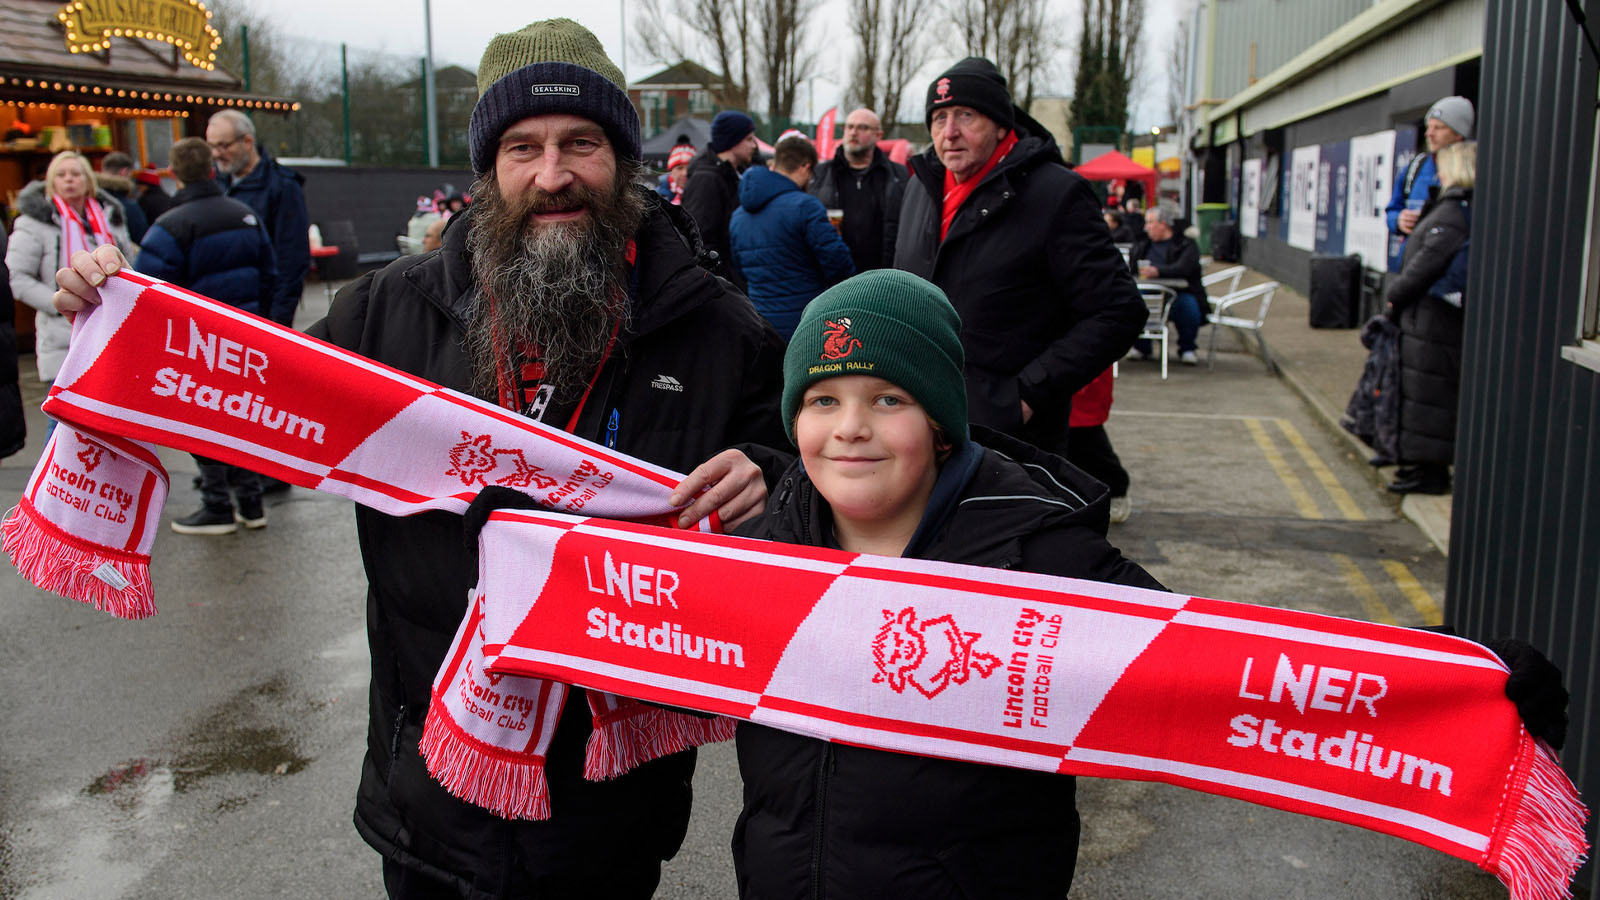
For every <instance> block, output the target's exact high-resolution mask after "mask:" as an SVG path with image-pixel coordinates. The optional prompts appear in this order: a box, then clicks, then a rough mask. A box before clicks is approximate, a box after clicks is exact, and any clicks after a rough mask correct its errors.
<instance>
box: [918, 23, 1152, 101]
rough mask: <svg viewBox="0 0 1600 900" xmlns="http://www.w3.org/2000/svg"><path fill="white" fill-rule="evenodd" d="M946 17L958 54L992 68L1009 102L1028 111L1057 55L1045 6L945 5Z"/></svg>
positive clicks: (1051, 26)
mask: <svg viewBox="0 0 1600 900" xmlns="http://www.w3.org/2000/svg"><path fill="white" fill-rule="evenodd" d="M1084 2H1086V3H1092V2H1095V0H1084ZM1134 2H1137V0H1134ZM947 11H948V12H949V14H950V17H951V19H952V20H954V23H955V26H956V37H957V39H958V41H959V43H960V46H961V49H963V50H964V51H965V52H966V53H968V54H969V55H972V56H982V57H985V58H987V59H988V60H989V61H991V62H993V63H994V64H995V67H996V68H998V69H999V70H1000V74H1002V75H1004V76H1005V77H1006V84H1007V85H1008V86H1009V87H1010V88H1011V98H1012V100H1014V101H1015V102H1016V104H1017V105H1018V106H1021V107H1022V108H1023V109H1027V108H1028V107H1029V106H1030V105H1032V103H1033V97H1034V94H1035V93H1036V92H1037V91H1038V90H1040V89H1041V88H1042V87H1043V82H1044V80H1045V73H1046V68H1047V66H1048V64H1049V60H1050V57H1051V56H1052V55H1053V54H1054V53H1055V52H1056V51H1057V50H1059V49H1060V46H1059V43H1058V41H1057V39H1056V38H1054V37H1053V36H1052V35H1054V34H1057V33H1058V32H1059V31H1060V29H1058V28H1056V27H1054V23H1052V22H1051V21H1050V16H1049V8H1048V2H1047V0H948V4H947Z"/></svg>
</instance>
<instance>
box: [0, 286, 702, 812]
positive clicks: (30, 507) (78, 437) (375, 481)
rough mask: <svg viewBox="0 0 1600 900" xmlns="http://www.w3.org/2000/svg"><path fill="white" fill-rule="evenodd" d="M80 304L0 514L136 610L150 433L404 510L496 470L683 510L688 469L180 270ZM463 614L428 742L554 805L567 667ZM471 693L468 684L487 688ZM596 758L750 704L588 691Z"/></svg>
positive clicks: (151, 461) (13, 531)
mask: <svg viewBox="0 0 1600 900" xmlns="http://www.w3.org/2000/svg"><path fill="white" fill-rule="evenodd" d="M100 295H101V297H102V299H103V301H104V302H103V303H102V304H101V305H99V306H97V307H94V308H93V309H92V310H91V311H89V312H87V313H84V314H81V315H79V316H78V317H77V319H76V321H75V322H74V323H73V333H72V344H71V349H70V350H69V351H68V353H67V358H66V361H65V362H64V364H63V365H62V368H61V372H60V374H59V375H58V376H57V378H56V381H55V384H54V385H53V386H52V388H51V390H50V397H49V399H48V400H47V401H46V402H45V406H44V409H45V412H47V413H49V414H50V415H51V416H53V417H55V418H56V419H58V420H59V421H60V422H61V425H60V427H58V428H56V429H55V433H54V435H53V436H52V438H51V440H50V442H49V443H48V444H46V446H45V449H44V452H43V454H42V456H41V457H40V460H39V464H38V466H37V467H36V468H35V469H34V472H33V475H32V477H31V478H30V479H29V481H28V486H27V488H26V489H25V491H24V493H23V496H22V498H21V500H20V501H19V502H18V504H17V506H16V508H15V509H14V510H13V511H12V512H11V513H10V514H8V516H7V518H6V520H5V522H4V524H3V525H0V531H3V547H4V550H5V552H6V553H7V554H9V555H10V557H11V559H12V561H13V562H14V563H15V564H16V566H17V569H18V570H19V571H20V572H21V573H22V574H23V575H24V576H25V577H27V578H28V580H29V581H31V582H33V583H34V584H35V585H38V586H39V587H41V588H44V589H46V590H50V591H55V592H57V593H60V594H63V595H64V596H67V597H71V598H74V599H77V600H82V601H84V602H86V603H91V604H93V605H94V606H95V607H96V608H97V609H102V610H105V611H107V612H110V613H111V614H113V615H116V616H119V617H122V618H132V619H137V618H143V617H145V616H149V615H153V614H154V613H155V604H154V601H153V593H152V589H151V584H150V550H151V546H152V544H153V543H154V540H155V536H156V534H157V533H158V532H159V531H160V527H159V525H160V518H161V508H162V505H163V504H164V502H165V500H166V496H167V487H168V479H167V474H166V472H165V471H163V469H162V467H161V464H160V461H159V460H158V459H157V457H156V455H155V452H154V450H153V449H152V447H151V445H152V444H159V445H162V446H166V447H172V448H175V449H178V450H184V451H188V452H191V453H195V454H198V455H201V456H205V457H208V458H211V459H216V460H220V461H223V462H227V463H231V464H233V465H238V466H244V467H246V468H249V469H252V470H254V471H258V472H262V473H264V474H267V475H271V476H274V477H277V478H281V479H283V480H284V481H287V482H289V483H291V484H296V485H300V486H303V487H308V488H315V489H316V490H321V491H327V492H329V493H332V494H336V495H338V496H341V497H346V498H349V499H351V500H354V501H356V502H357V503H361V504H363V505H365V506H368V507H371V508H372V509H375V510H378V511H379V512H384V513H388V514H390V515H410V514H413V513H417V512H421V511H423V510H435V509H436V510H447V511H450V512H456V513H460V512H463V511H464V510H465V509H466V508H467V505H468V504H469V503H470V502H471V501H472V499H473V497H475V496H477V493H478V490H479V489H480V488H482V487H483V486H484V485H488V484H499V485H505V486H508V487H512V488H515V489H517V490H521V491H523V492H524V493H527V494H528V495H529V496H532V497H534V498H535V499H537V500H539V501H540V502H541V503H543V504H546V505H548V506H549V507H550V508H552V509H560V510H565V511H567V512H572V513H577V512H579V511H583V512H587V513H598V514H601V515H607V516H616V517H619V518H628V519H641V520H654V521H658V522H661V523H663V524H667V523H671V522H672V521H673V516H672V509H671V507H669V506H668V504H667V496H668V495H669V494H670V493H671V490H672V488H673V487H674V486H675V485H676V484H677V483H678V482H679V481H681V480H682V476H680V475H678V474H676V473H674V472H671V471H669V470H667V469H664V468H661V467H658V466H653V465H650V464H649V463H645V462H641V461H639V460H636V459H632V458H630V457H627V456H623V455H621V454H617V453H614V452H612V451H608V450H606V449H604V448H602V447H599V446H596V445H594V444H591V443H589V442H587V441H584V440H581V439H578V438H575V437H573V436H572V435H569V434H567V433H565V432H562V431H560V430H558V429H554V428H550V427H548V426H545V425H543V424H540V423H538V422H535V421H533V420H531V419H527V418H524V417H522V416H518V415H515V414H513V413H510V412H508V411H506V410H504V409H500V408H498V407H496V406H494V405H492V404H488V403H484V402H482V401H480V400H477V399H474V398H472V397H468V396H465V395H463V394H459V393H456V392H454V391H450V390H446V389H444V388H441V387H438V386H437V385H433V384H430V383H428V382H426V381H423V380H421V379H418V378H414V377H412V376H410V375H407V374H405V373H402V372H399V371H396V370H394V369H390V368H388V367H386V366H383V365H380V364H378V363H375V362H372V361H371V360H368V359H364V358H362V357H359V356H356V355H355V354H352V353H349V352H347V351H344V350H340V349H338V348H336V347H333V346H331V345H329V344H325V343H323V342H321V341H317V340H314V339H312V338H310V337H308V336H306V335H303V334H300V333H298V332H295V331H290V330H288V329H285V328H281V327H279V326H277V325H274V324H273V323H271V322H269V321H267V320H266V319H262V318H259V317H257V316H253V315H249V314H247V313H243V312H240V311H239V310H237V309H234V308H233V307H230V306H228V305H226V304H222V303H218V302H216V301H214V300H210V299H208V298H205V297H202V296H200V295H198V294H193V293H190V292H188V291H184V290H182V289H179V288H177V287H174V286H173V285H170V284H166V283H164V282H160V281H156V280H154V279H150V278H146V277H144V276H142V275H138V274H137V273H133V272H125V273H123V274H121V275H119V276H117V277H114V278H112V279H110V280H109V281H108V282H107V283H106V284H105V285H103V286H102V287H101V288H100ZM470 624H471V623H470V620H468V621H467V622H464V623H463V625H462V628H461V630H460V632H459V633H458V636H457V643H456V645H455V646H454V647H452V649H451V651H450V654H449V657H448V658H447V659H446V661H445V664H444V666H442V667H441V669H440V674H439V678H438V680H437V681H436V683H435V685H434V699H435V702H434V703H433V704H432V706H431V707H430V709H429V712H428V718H427V722H426V724H425V728H424V732H425V736H424V741H423V753H424V758H425V759H426V761H427V763H428V767H429V771H430V772H431V773H432V774H433V775H434V777H435V778H437V779H439V781H440V782H441V783H443V784H444V785H445V787H446V788H448V789H449V790H451V791H452V792H453V793H455V794H456V796H458V797H461V798H462V799H465V800H467V801H469V802H472V803H475V804H477V805H479V806H482V807H485V808H487V809H490V810H492V811H493V812H495V813H497V814H499V815H502V816H506V817H510V818H548V817H549V815H550V801H549V793H548V790H547V789H546V787H545V779H544V754H545V751H546V749H547V748H548V747H549V744H550V739H551V737H552V736H553V735H554V732H555V728H556V723H557V722H558V720H559V718H560V711H561V706H562V704H563V703H564V702H565V700H566V697H567V695H568V693H569V689H568V688H567V686H566V685H561V684H551V683H548V682H543V681H540V680H538V679H529V678H516V677H503V676H500V675H494V676H492V677H490V678H489V679H488V681H489V684H488V689H489V690H490V692H491V693H492V694H493V695H494V697H496V698H497V706H496V708H495V709H494V710H493V713H492V714H489V713H486V712H485V710H487V709H488V705H487V701H486V700H485V696H484V695H482V694H481V693H480V691H481V690H482V689H483V688H484V679H483V676H482V675H481V674H479V673H481V672H482V671H483V669H482V665H481V664H480V663H479V661H478V659H477V657H476V656H475V654H476V653H477V652H478V648H479V647H480V646H481V645H480V644H478V643H476V642H474V641H473V640H472V638H473V637H474V636H475V635H476V633H477V632H476V630H475V629H473V628H471V627H469V626H470ZM469 698H470V702H468V701H469ZM589 699H590V707H591V712H592V714H593V721H594V726H595V731H594V734H593V736H592V737H591V738H590V743H589V748H588V749H589V753H588V759H587V764H586V769H585V772H586V775H587V777H590V778H593V779H600V778H607V777H612V776H615V775H617V774H620V773H621V772H624V771H626V770H627V769H628V768H630V767H632V766H634V765H637V764H639V763H640V762H643V761H646V760H649V759H654V758H656V757H658V756H661V755H664V754H666V753H671V752H675V751H677V750H682V749H685V748H687V747H692V746H696V745H698V744H701V743H706V742H709V741H716V740H726V739H727V738H729V737H731V736H732V733H733V723H732V722H731V721H729V720H726V719H706V718H702V717H698V716H692V715H686V714H683V713H675V712H668V711H665V710H661V709H659V708H656V707H651V706H646V705H643V704H640V703H637V702H635V701H633V700H628V699H626V698H622V697H612V696H606V695H603V694H598V693H591V694H590V695H589Z"/></svg>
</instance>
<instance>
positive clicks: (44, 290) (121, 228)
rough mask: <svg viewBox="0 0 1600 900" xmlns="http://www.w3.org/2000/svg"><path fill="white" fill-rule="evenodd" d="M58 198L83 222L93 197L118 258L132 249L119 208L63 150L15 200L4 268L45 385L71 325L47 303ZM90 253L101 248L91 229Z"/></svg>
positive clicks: (57, 254) (57, 240)
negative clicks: (25, 308)
mask: <svg viewBox="0 0 1600 900" xmlns="http://www.w3.org/2000/svg"><path fill="white" fill-rule="evenodd" d="M57 197H59V198H60V199H61V200H62V201H64V202H65V203H66V205H67V206H68V207H69V208H70V209H71V210H72V211H73V212H74V214H76V215H77V216H78V219H79V221H88V220H89V217H88V216H87V215H86V213H87V211H88V210H89V207H90V204H89V198H90V197H95V198H96V200H97V201H98V204H99V208H100V210H101V211H102V214H103V215H104V217H105V223H106V225H107V227H108V230H109V231H110V234H111V237H112V238H114V239H115V241H116V244H117V247H118V248H119V249H121V250H122V253H123V255H124V256H126V257H128V258H129V259H132V258H133V256H134V253H135V252H136V249H137V248H135V247H134V244H133V241H131V240H130V239H129V238H128V229H127V225H126V220H125V219H124V217H123V212H122V204H121V203H118V202H117V200H116V198H114V197H112V196H111V195H110V194H107V193H104V192H102V191H100V190H98V189H97V188H96V186H95V180H94V171H93V170H92V169H90V167H89V161H88V160H87V159H84V158H83V156H82V155H81V154H78V153H75V152H73V151H70V150H67V151H63V152H61V153H57V154H56V155H55V157H54V158H53V159H51V160H50V166H49V168H48V169H46V170H45V176H44V180H43V181H35V182H33V183H32V184H29V185H28V186H27V187H25V188H23V189H22V193H20V194H18V195H17V210H18V211H19V212H20V213H21V215H19V216H17V220H16V222H15V223H13V225H12V229H11V241H10V243H9V245H7V247H6V268H7V269H9V270H10V272H11V292H12V293H13V294H14V295H16V298H17V299H18V300H21V301H22V302H23V303H26V304H28V305H29V306H31V307H33V308H34V309H35V310H37V312H36V313H35V314H34V317H33V327H34V357H35V360H36V362H37V363H38V366H39V380H40V381H43V382H45V383H47V384H48V383H49V382H51V381H54V380H55V377H56V373H57V372H59V371H60V370H61V361H62V360H63V359H65V358H66V355H67V342H68V340H69V339H70V338H71V336H72V325H71V323H69V322H68V321H67V319H66V317H65V316H62V315H61V314H60V313H58V312H56V310H55V307H54V306H52V305H51V302H50V300H51V298H52V297H53V296H55V292H56V270H57V269H59V268H61V266H62V259H61V235H62V228H61V225H62V222H61V215H60V213H59V211H58V210H57V208H56V204H55V198H57ZM87 240H88V243H89V244H90V246H91V248H92V247H93V246H96V245H98V244H99V243H102V241H101V240H99V239H97V238H96V236H95V234H94V232H93V230H87Z"/></svg>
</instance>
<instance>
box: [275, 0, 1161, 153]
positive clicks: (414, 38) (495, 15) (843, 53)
mask: <svg viewBox="0 0 1600 900" xmlns="http://www.w3.org/2000/svg"><path fill="white" fill-rule="evenodd" d="M624 2H625V0H601V2H599V3H594V4H587V5H585V6H584V7H583V10H584V12H582V13H581V14H574V10H573V5H572V3H571V2H570V0H568V2H557V0H455V2H449V0H433V3H432V7H433V10H432V11H433V57H434V64H435V66H439V67H442V66H445V65H449V64H452V63H454V64H458V65H462V66H466V67H467V68H469V69H474V70H475V69H476V68H477V65H478V57H479V56H480V55H481V54H482V53H483V48H484V46H485V45H486V44H488V42H489V39H490V38H492V37H494V35H495V34H497V33H499V32H503V31H514V30H516V29H518V28H521V27H522V26H523V25H526V24H527V23H529V22H531V21H535V20H538V19H543V18H551V17H555V16H563V15H564V16H571V17H573V18H576V19H578V20H579V21H580V22H582V23H583V24H584V25H585V26H587V27H588V28H589V29H590V30H591V31H593V32H594V33H595V35H596V36H598V37H599V38H600V40H601V42H602V43H604V44H605V47H606V51H607V53H608V54H609V55H610V56H611V58H612V60H613V61H615V62H617V63H618V64H621V63H622V62H623V59H624V57H625V58H626V60H627V66H626V70H627V75H628V77H629V78H630V79H637V78H643V77H645V76H648V75H650V74H651V73H652V72H655V71H657V70H658V69H659V68H661V65H660V63H658V62H656V61H653V60H649V59H646V58H644V56H643V51H642V50H641V49H640V48H639V47H637V46H636V44H635V43H634V42H632V41H630V43H629V45H628V47H627V52H626V54H624V52H623V46H622V33H623V27H622V18H623V15H624V11H623V4H624ZM1050 2H1051V3H1052V5H1053V7H1054V9H1053V12H1054V14H1055V15H1056V17H1057V18H1058V19H1059V20H1060V21H1062V22H1065V23H1067V27H1068V28H1069V29H1070V31H1069V34H1068V43H1070V44H1071V45H1072V46H1073V47H1075V46H1076V43H1075V41H1076V29H1077V23H1078V21H1079V16H1080V15H1081V13H1080V11H1079V10H1080V7H1079V5H1078V2H1079V0H1050ZM1189 2H1192V0H1145V3H1146V13H1145V33H1146V34H1145V39H1144V48H1145V57H1146V65H1145V84H1146V86H1147V87H1146V90H1145V91H1144V92H1143V93H1142V94H1141V96H1140V98H1139V100H1138V102H1136V103H1134V105H1133V122H1131V123H1130V125H1131V127H1133V128H1134V129H1138V130H1142V129H1144V128H1147V127H1149V126H1150V125H1152V124H1157V120H1158V119H1160V118H1163V117H1164V116H1165V108H1166V102H1165V96H1166V63H1165V59H1166V57H1167V55H1168V51H1169V48H1170V46H1171V43H1172V30H1173V27H1174V23H1173V16H1174V15H1175V12H1174V10H1176V9H1178V8H1180V7H1181V6H1182V7H1185V8H1186V6H1187V4H1188V3H1189ZM251 5H252V7H253V8H256V9H259V10H260V11H261V13H262V14H263V15H265V16H266V17H268V18H269V19H270V20H271V21H272V23H273V24H274V25H275V26H276V27H277V28H278V30H279V31H280V32H282V33H284V34H285V35H292V36H295V37H305V38H313V39H316V40H322V41H328V40H333V41H337V40H339V39H340V37H341V36H342V37H343V39H344V40H345V41H347V42H348V43H349V44H350V46H351V48H352V49H354V48H357V47H360V48H363V49H368V50H382V51H385V52H389V53H395V54H400V55H405V56H415V57H420V56H422V55H423V48H424V15H423V4H422V0H398V2H396V0H340V2H337V3H330V2H328V0H252V3H251ZM846 8H847V7H846V4H845V2H844V0H823V5H822V6H821V8H820V9H819V11H818V13H817V15H816V18H815V21H816V23H817V25H816V31H818V32H819V37H820V38H825V39H824V40H819V41H818V45H819V46H821V47H824V48H828V49H825V50H824V51H823V57H822V64H821V66H820V67H819V74H818V76H817V78H816V80H815V81H814V82H813V84H812V85H811V87H812V88H813V89H814V90H815V102H814V106H815V110H814V111H815V113H816V114H820V113H821V112H822V111H823V110H825V109H827V108H828V106H830V105H832V104H834V103H836V102H837V101H838V98H839V94H840V93H841V92H842V91H843V90H844V87H845V84H844V82H846V81H848V77H847V76H846V75H844V74H841V73H843V72H845V71H846V70H847V68H848V66H849V64H850V58H851V50H850V32H849V27H848V24H847V21H846V19H845V16H846ZM635 9H636V7H635V6H634V4H632V3H629V4H628V9H627V15H628V19H629V21H628V25H627V28H628V31H629V33H630V34H631V33H632V31H633V21H632V20H633V16H634V15H635V14H636V12H635ZM956 58H958V57H957V55H956V54H954V53H952V52H950V51H948V50H942V49H941V50H937V51H935V52H933V53H930V54H929V62H928V65H927V66H926V67H925V70H924V72H923V73H922V75H923V76H924V77H926V78H929V79H931V78H932V77H933V76H934V75H936V74H937V73H938V72H939V71H941V70H942V69H944V68H945V67H946V66H948V65H949V64H950V63H952V62H954V61H955V59H956ZM699 62H702V63H709V62H710V60H709V59H702V60H699ZM1075 63H1076V60H1075V59H1074V58H1073V53H1072V52H1068V53H1065V54H1063V55H1062V58H1061V60H1060V61H1059V63H1058V64H1057V65H1056V66H1055V67H1054V69H1055V70H1056V77H1055V79H1054V81H1055V82H1056V83H1055V84H1054V85H1052V87H1053V88H1054V90H1052V91H1051V92H1050V93H1053V94H1066V93H1069V92H1070V90H1071V86H1072V84H1071V78H1072V68H1073V66H1074V65H1075ZM919 80H920V79H919ZM910 93H911V94H912V95H913V96H920V95H921V91H920V88H919V89H917V90H913V91H911V92H910ZM809 100H810V98H809V97H808V96H807V91H805V90H802V91H801V93H800V102H799V104H798V108H797V109H796V110H795V112H796V114H797V115H800V116H802V117H807V116H808V115H809V114H810V113H811V112H812V110H811V108H810V107H811V106H812V104H811V103H810V102H808V101H809ZM908 114H911V113H910V111H909V110H908Z"/></svg>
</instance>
